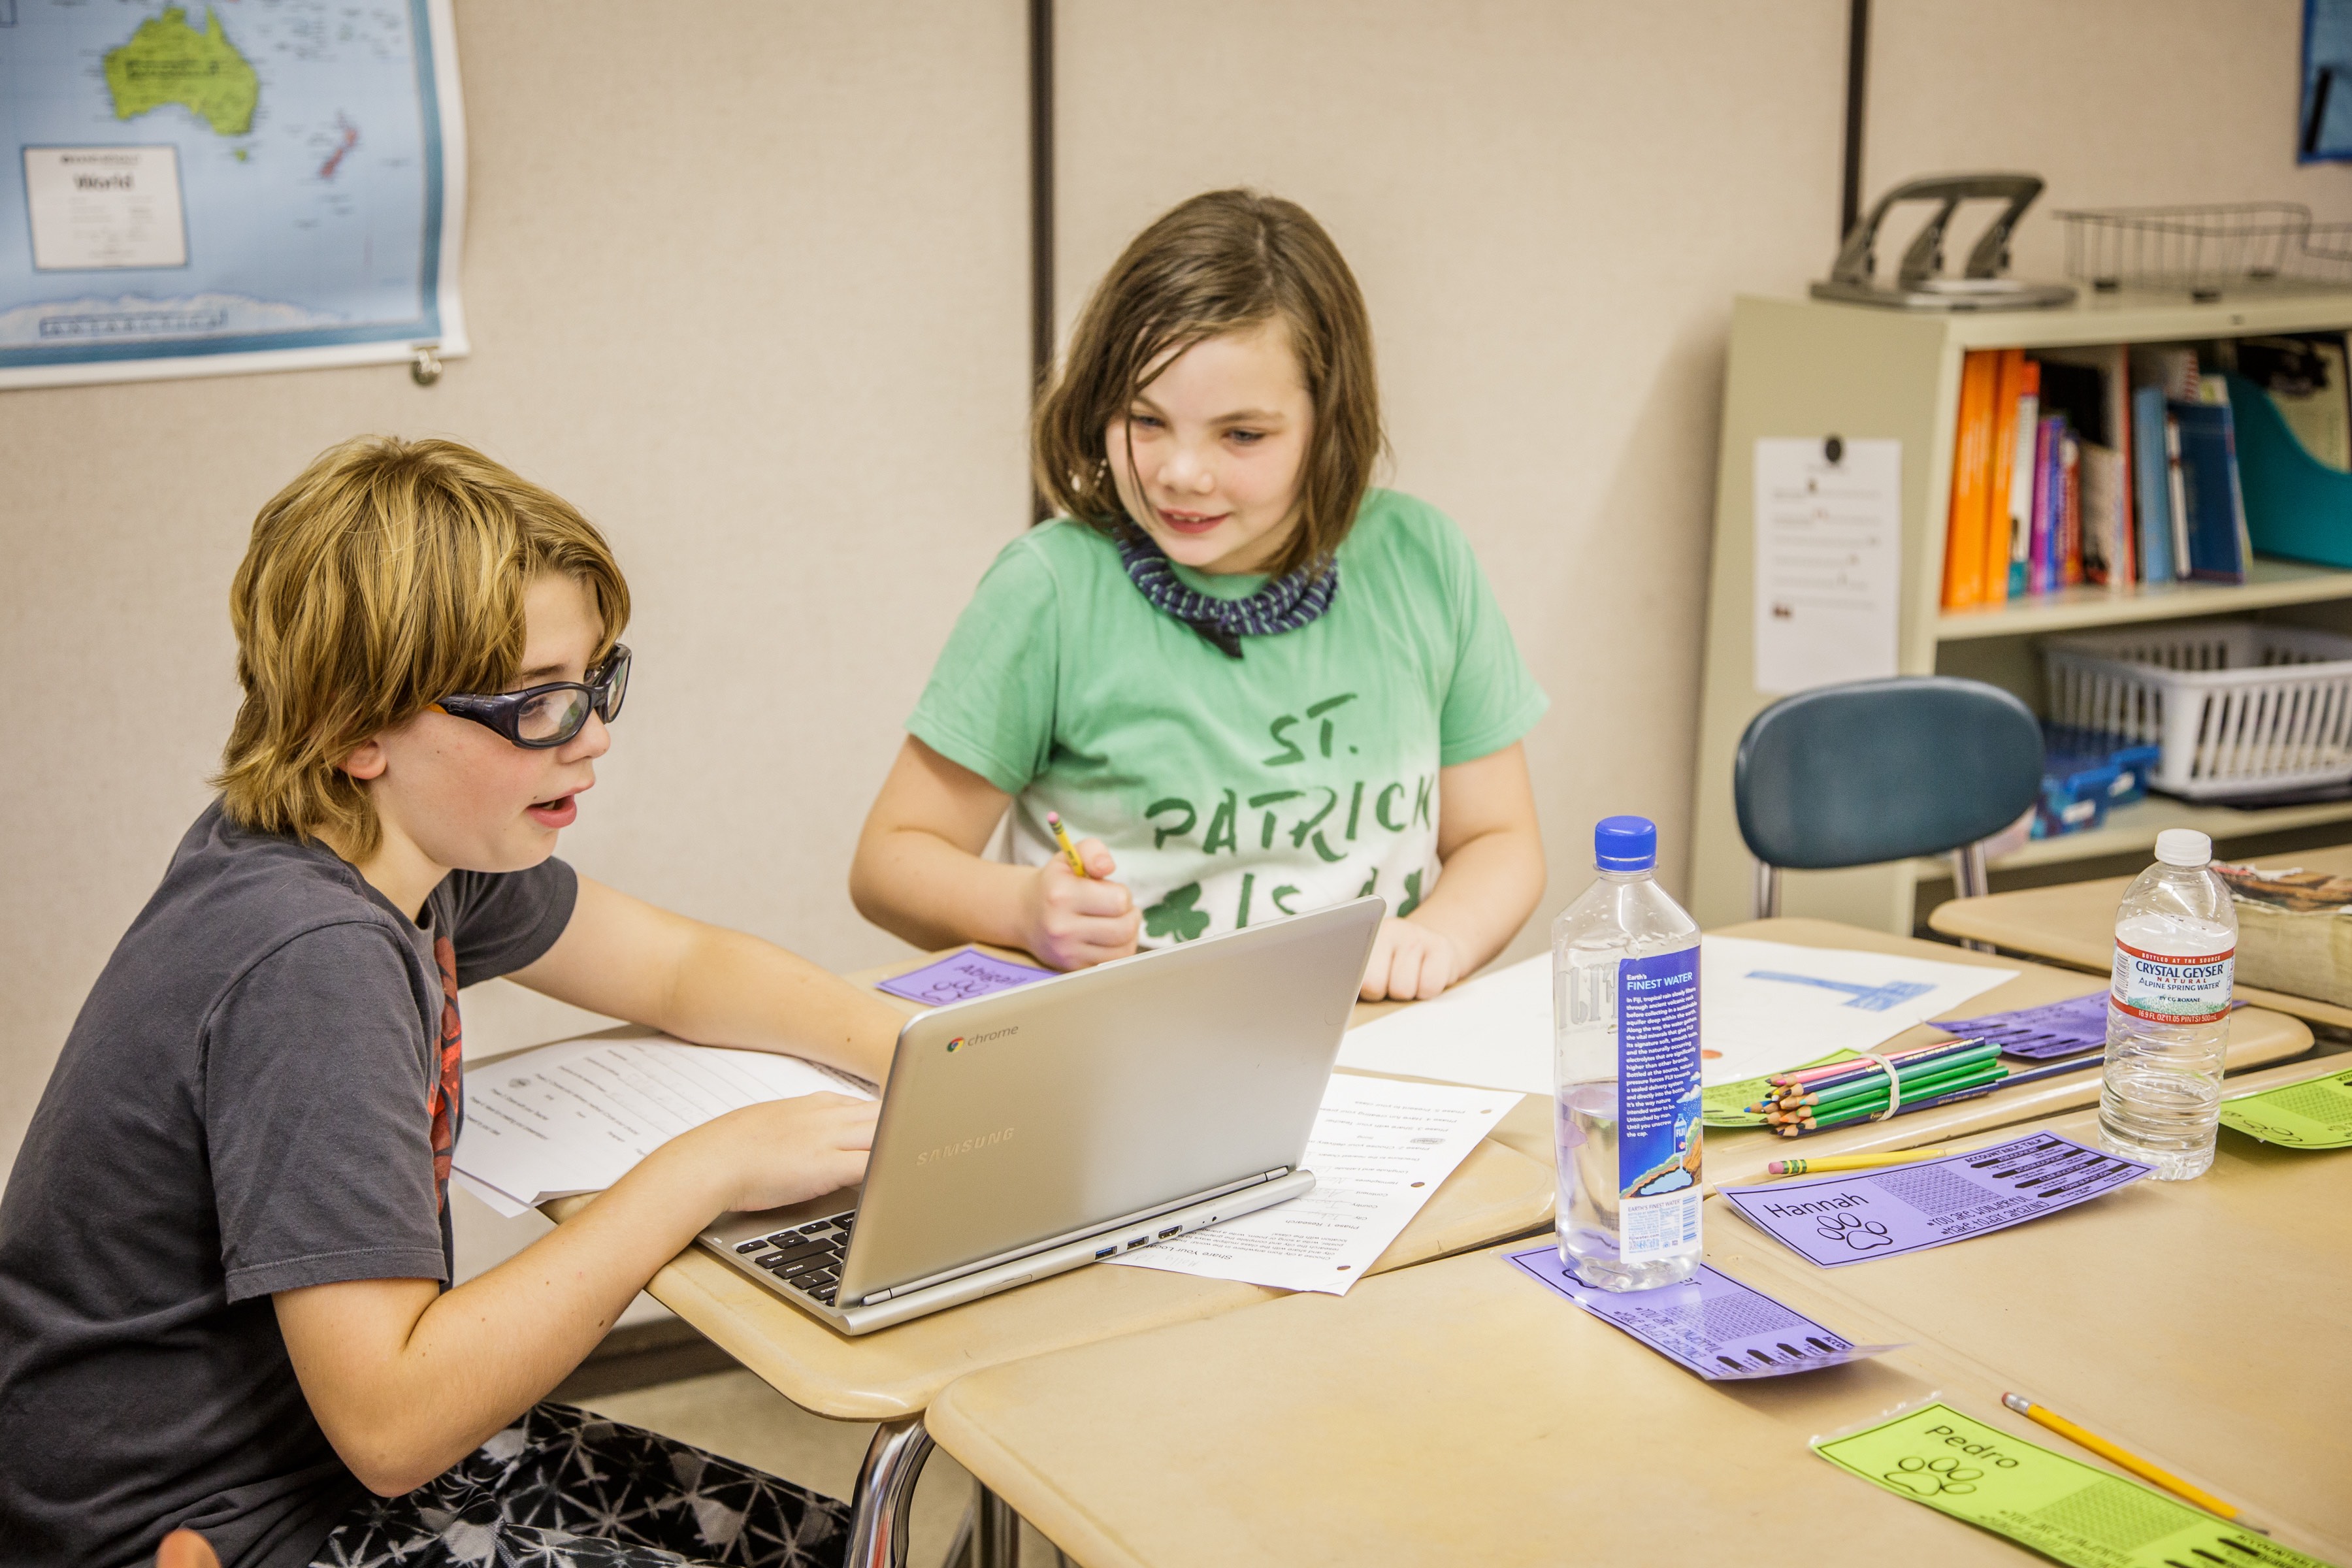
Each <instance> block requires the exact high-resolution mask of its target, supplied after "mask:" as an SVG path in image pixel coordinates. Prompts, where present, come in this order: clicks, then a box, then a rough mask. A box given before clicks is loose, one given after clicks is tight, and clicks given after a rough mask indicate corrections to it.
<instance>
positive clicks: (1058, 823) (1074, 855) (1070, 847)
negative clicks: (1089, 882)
mask: <svg viewBox="0 0 2352 1568" xmlns="http://www.w3.org/2000/svg"><path fill="white" fill-rule="evenodd" d="M1045 826H1048V827H1050V828H1052V829H1053V830H1054V842H1055V843H1056V844H1058V845H1060V846H1061V847H1062V858H1064V859H1066V860H1067V861H1068V862H1069V863H1070V874H1071V875H1072V876H1074V877H1084V876H1085V875H1086V874H1087V863H1086V862H1085V861H1083V860H1081V859H1079V858H1078V847H1077V846H1076V845H1075V844H1073V843H1071V842H1070V830H1069V829H1068V828H1066V827H1065V826H1062V814H1061V813H1060V812H1058V811H1049V812H1047V813H1046V814H1045Z"/></svg>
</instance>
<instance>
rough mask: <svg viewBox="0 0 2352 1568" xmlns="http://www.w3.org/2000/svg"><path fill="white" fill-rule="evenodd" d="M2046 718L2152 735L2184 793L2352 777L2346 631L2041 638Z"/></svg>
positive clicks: (2288, 786)
mask: <svg viewBox="0 0 2352 1568" xmlns="http://www.w3.org/2000/svg"><path fill="white" fill-rule="evenodd" d="M2042 661H2043V665H2044V668H2045V670H2046V673H2047V675H2048V677H2049V684H2050V718H2051V721H2053V723H2058V724H2065V725H2071V726H2074V727H2077V728H2081V729H2085V730H2095V731H2102V732H2104V733H2106V734H2111V735H2119V736H2122V737H2124V738H2125V739H2126V741H2136V742H2156V743H2157V744H2158V745H2160V746H2161V747H2162V748H2163V750H2164V754H2163V756H2162V757H2161V758H2160V759H2159V760H2158V763H2157V765H2156V772H2155V773H2154V775H2153V776H2151V778H2150V779H2149V781H2148V782H2149V784H2151V785H2152V786H2153V787H2154V788H2157V789H2160V790H2162V791H2164V792H2165V793H2166V794H2167V795H2181V796H2184V797H2186V798H2188V799H2189V800H2210V799H2213V798H2215V797H2216V796H2222V795H2263V794H2269V793H2273V792H2284V791H2287V790H2304V789H2312V788H2316V787H2318V786H2320V785H2323V784H2341V783H2343V782H2345V781H2346V780H2347V779H2352V637H2339V636H2337V635H2336V634H2335V633H2333V632H2322V631H2313V630H2310V629H2308V628H2306V627H2303V626H2266V625H2263V624H2262V623H2260V622H2254V621H2214V622H2207V623H2205V624H2202V625H2198V626H2136V627H2133V628H2131V629H2129V630H2127V631H2117V632H2083V633H2078V634H2075V635H2073V636H2068V637H2048V638H2045V639H2043V642H2042Z"/></svg>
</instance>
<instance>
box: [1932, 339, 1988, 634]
mask: <svg viewBox="0 0 2352 1568" xmlns="http://www.w3.org/2000/svg"><path fill="white" fill-rule="evenodd" d="M1998 359H1999V355H1998V354H1996V353H1990V352H1987V351H1982V350H1976V351H1971V352H1970V353H1969V356H1968V358H1967V359H1966V360H1964V361H1963V362H1962V363H1961V366H1960V422H1959V428H1958V431H1956V432H1955V433H1954V437H1953V441H1952V503H1951V515H1950V517H1949V518H1948V521H1946V524H1945V527H1944V607H1945V608H1946V609H1956V608H1958V607H1959V606H1960V605H1973V604H1975V603H1977V602H1978V600H1979V599H1980V598H1981V597H1982V596H1983V595H1984V580H1985V571H1984V566H1985V561H1984V538H1985V530H1984V506H1985V499H1986V486H1985V481H1986V479H1988V478H1989V477H1990V476H1989V474H1988V470H1989V469H1990V467H1991V458H1992V452H1991V447H1992V439H1991V436H1992V428H1991V427H1992V418H1991V416H1992V381H1993V372H1994V369H1995V365H1996V363H1997V361H1998Z"/></svg>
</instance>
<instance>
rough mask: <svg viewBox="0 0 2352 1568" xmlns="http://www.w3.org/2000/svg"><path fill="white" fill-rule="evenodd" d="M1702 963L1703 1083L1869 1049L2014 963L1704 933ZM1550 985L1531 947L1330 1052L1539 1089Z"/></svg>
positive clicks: (1547, 1070)
mask: <svg viewBox="0 0 2352 1568" xmlns="http://www.w3.org/2000/svg"><path fill="white" fill-rule="evenodd" d="M1698 975H1699V1010H1698V1011H1699V1050H1700V1074H1699V1076H1700V1081H1701V1082H1703V1083H1705V1084H1707V1085H1710V1086H1712V1085H1715V1084H1724V1083H1738V1082H1740V1081H1741V1080H1742V1079H1751V1078H1756V1077H1759V1076H1760V1075H1762V1074H1765V1073H1771V1072H1780V1071H1783V1070H1785V1069H1787V1068H1794V1067H1801V1066H1802V1065H1804V1064H1805V1063H1807V1062H1810V1061H1812V1060H1815V1059H1816V1058H1821V1057H1825V1056H1828V1055H1829V1054H1830V1053H1831V1052H1832V1051H1840V1050H1846V1051H1867V1050H1873V1049H1875V1048H1876V1047H1879V1046H1882V1045H1884V1044H1885V1043H1886V1042H1887V1041H1888V1040H1891V1039H1893V1038H1894V1037H1895V1036H1896V1035H1899V1034H1901V1033H1902V1032H1903V1031H1904V1030H1906V1029H1907V1028H1910V1027H1911V1026H1913V1025H1915V1024H1922V1023H1925V1022H1927V1020H1928V1019H1930V1018H1932V1017H1934V1016H1937V1014H1939V1013H1950V1012H1954V1011H1956V1010H1957V1009H1958V1007H1959V1006H1960V1005H1961V1004H1963V1003H1965V1002H1967V1001H1968V1000H1969V998H1971V997H1974V996H1978V995H1981V994H1983V993H1985V992H1987V991H1990V990H1991V989H1992V988H1993V987H1994V986H1996V985H1999V984H2001V983H2002V982H2004V981H2008V980H2014V979H2015V978H2016V977H2017V971H2016V970H2014V969H1993V968H1986V967H1982V966H1979V965H1977V964H1971V963H1937V962H1936V961H1934V960H1932V959H1923V958H1912V957H1910V956H1908V955H1906V954H1899V953H1889V952H1862V951H1860V950H1858V949H1854V948H1832V947H1799V946H1796V945H1794V944H1792V943H1789V942H1754V941H1750V940H1749V939H1748V938H1746V937H1730V936H1702V937H1700V938H1699V970H1698ZM1551 987H1552V982H1551V955H1550V954H1549V953H1538V955H1537V956H1535V957H1534V958H1530V959H1528V960H1527V961H1526V962H1525V963H1515V964H1513V965H1511V966H1510V967H1509V968H1508V969H1501V970H1497V971H1496V972H1495V973H1492V974H1486V975H1481V976H1480V977H1479V978H1477V979H1475V980H1473V981H1471V982H1470V983H1469V984H1465V985H1459V986H1456V987H1455V988H1454V989H1453V990H1451V991H1449V992H1447V993H1445V994H1444V995H1443V996H1440V997H1438V998H1437V999H1436V1000H1435V1001H1433V1002H1422V1003H1417V1004H1415V1005H1412V1006H1411V1007H1405V1008H1402V1009H1400V1010H1398V1011H1397V1012H1394V1013H1391V1014H1389V1015H1388V1016H1385V1017H1381V1018H1375V1019H1373V1020H1372V1021H1371V1022H1370V1023H1369V1024H1366V1025H1365V1026H1363V1027H1361V1028H1359V1029H1350V1030H1349V1031H1348V1033H1347V1035H1346V1036H1345V1037H1343V1038H1342V1039H1341V1041H1340V1045H1339V1065H1340V1066H1341V1067H1344V1068H1355V1069H1356V1070H1357V1071H1359V1072H1392V1073H1403V1074H1407V1075H1410V1076H1412V1077H1413V1078H1426V1079H1437V1080H1439V1081H1441V1082H1444V1083H1467V1084H1482V1085H1486V1086H1487V1087H1489V1088H1494V1089H1518V1090H1520V1091H1521V1092H1523V1093H1527V1094H1544V1095H1549V1094H1550V1093H1552V1092H1553V1091H1554V1089H1555V1087H1556V1086H1555V1085H1554V1084H1553V1082H1552V998H1551Z"/></svg>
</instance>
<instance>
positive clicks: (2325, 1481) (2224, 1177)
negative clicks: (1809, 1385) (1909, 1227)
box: [1706, 1057, 2352, 1562]
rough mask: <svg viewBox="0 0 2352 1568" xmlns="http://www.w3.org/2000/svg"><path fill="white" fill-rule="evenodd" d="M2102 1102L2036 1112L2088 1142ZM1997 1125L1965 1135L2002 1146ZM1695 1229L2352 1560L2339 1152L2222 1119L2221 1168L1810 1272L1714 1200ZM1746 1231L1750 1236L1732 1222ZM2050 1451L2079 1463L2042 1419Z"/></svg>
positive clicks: (2349, 1305)
mask: <svg viewBox="0 0 2352 1568" xmlns="http://www.w3.org/2000/svg"><path fill="white" fill-rule="evenodd" d="M2344 1059H2345V1058H2342V1057H2330V1058H2324V1059H2321V1060H2316V1061H2307V1062H2296V1063H2292V1064H2289V1065H2287V1066H2284V1067H2279V1068H2270V1069H2268V1070H2266V1071H2263V1072H2257V1073H2249V1074H2247V1075H2245V1076H2244V1077H2243V1078H2241V1079H2237V1080H2236V1081H2235V1082H2233V1083H2232V1084H2231V1089H2230V1092H2231V1093H2232V1094H2240V1093H2245V1092H2248V1091H2250V1090H2255V1089H2267V1088H2272V1087H2274V1086H2276V1085H2278V1084H2282V1083H2293V1082H2297V1081H2300V1080H2302V1079H2308V1078H2314V1077H2318V1076H2320V1075H2323V1074H2326V1073H2328V1072H2332V1071H2338V1070H2341V1068H2342V1066H2343V1063H2344ZM2097 1123H2098V1113H2097V1111H2096V1110H2082V1111H2076V1112H2074V1113H2073V1114H2071V1115H2066V1116H2062V1117H2057V1118H2054V1119H2050V1120H2045V1121H2039V1122H2037V1123H2035V1124H2034V1125H2035V1127H2036V1128H2037V1129H2041V1128H2046V1129H2048V1130H2049V1131H2054V1132H2058V1133H2062V1134H2063V1135H2065V1136H2067V1137H2069V1138H2073V1139H2074V1140H2075V1141H2077V1142H2084V1143H2089V1142H2095V1139H2096V1135H2097ZM2023 1131H2026V1129H2024V1128H2010V1129H2007V1130H2005V1131H2000V1132H1993V1133H1988V1134H1983V1135H1980V1136H1978V1137H1974V1138H1971V1139H1969V1140H1968V1141H1967V1142H1965V1143H1964V1144H1963V1147H1974V1146H1981V1145H1985V1144H1993V1143H1999V1142H2002V1141H2004V1140H2005V1139H2007V1138H2010V1137H2013V1136H2016V1135H2019V1134H2021V1133H2022V1132H2023ZM1742 1232H1745V1233H1746V1235H1745V1236H1744V1237H1741V1236H1740V1233H1742ZM1706 1234H1707V1236H1708V1237H1709V1239H1710V1241H1711V1242H1714V1243H1717V1244H1724V1243H1727V1242H1729V1241H1730V1240H1731V1239H1732V1238H1733V1237H1740V1239H1741V1240H1742V1242H1743V1243H1744V1244H1745V1247H1746V1249H1747V1250H1748V1252H1749V1253H1750V1257H1749V1258H1748V1267H1747V1270H1746V1272H1745V1275H1744V1277H1745V1278H1746V1279H1748V1283H1750V1284H1752V1285H1755V1286H1756V1287H1757V1288H1758V1289H1762V1290H1765V1291H1767V1292H1769V1293H1770V1294H1772V1295H1775V1296H1778V1297H1780V1298H1781V1299H1782V1300H1785V1301H1787V1302H1788V1304H1789V1305H1790V1306H1792V1307H1794V1308H1796V1309H1797V1310H1800V1311H1803V1312H1808V1313H1810V1314H1811V1315H1813V1316H1814V1317H1816V1318H1819V1319H1821V1320H1822V1321H1826V1322H1830V1323H1832V1324H1833V1325H1835V1326H1837V1327H1839V1328H1840V1329H1841V1331H1848V1330H1846V1329H1845V1324H1846V1323H1847V1322H1849V1321H1854V1320H1856V1319H1864V1318H1866V1319H1874V1320H1883V1321H1885V1323H1886V1324H1887V1325H1890V1326H1889V1327H1887V1328H1884V1329H1882V1328H1877V1327H1875V1326H1874V1327H1873V1328H1872V1329H1871V1331H1873V1332H1893V1333H1895V1335H1896V1336H1897V1337H1899V1338H1903V1339H1909V1340H1916V1341H1920V1342H1934V1343H1935V1344H1936V1345H1937V1346H1939V1347H1940V1348H1941V1349H1942V1350H1943V1351H1944V1352H1948V1353H1949V1355H1950V1356H1951V1357H1952V1359H1953V1360H1954V1362H1955V1363H1967V1364H1970V1365H1973V1366H1974V1367H1976V1368H1979V1369H1981V1370H1982V1372H1983V1373H1985V1375H1986V1376H1987V1377H1989V1378H1990V1379H1992V1380H1993V1381H1997V1382H1999V1383H2000V1384H2001V1385H2002V1386H2003V1387H2004V1388H2009V1389H2014V1390H2015V1391H2016V1392H2018V1393H2021V1394H2025V1395H2026V1396H2027V1397H2029V1398H2031V1399H2033V1400H2036V1401H2038V1402H2042V1403H2045V1404H2047V1405H2049V1406H2050V1407H2051V1408H2052V1409H2053V1410H2054V1411H2056V1412H2057V1413H2058V1414H2060V1415H2063V1416H2065V1417H2066V1418H2067V1419H2069V1420H2071V1421H2074V1422H2075V1423H2077V1424H2079V1425H2081V1426H2087V1427H2089V1428H2090V1429H2091V1430H2093V1431H2094V1432H2096V1433H2098V1434H2100V1435H2101V1436H2105V1437H2107V1438H2109V1439H2110V1440H2111V1441H2114V1442H2116V1443H2119V1444H2121V1445H2122V1446H2123V1447H2126V1448H2128V1449H2130V1450H2131V1451H2133V1452H2135V1453H2137V1454H2139V1455H2141V1456H2143V1457H2145V1458H2149V1459H2152V1460H2154V1461H2155V1462H2156V1463H2157V1464H2158V1465H2160V1466H2162V1467H2163V1468H2166V1469H2168V1470H2171V1471H2172V1472H2174V1473H2175V1474H2177V1475H2179V1476H2182V1477H2184V1478H2185V1479H2189V1480H2191V1481H2193V1482H2196V1483H2197V1484H2199V1485H2201V1486H2203V1487H2205V1488H2206V1489H2209V1490H2210V1491H2212V1492H2215V1493H2216V1494H2218V1495H2220V1496H2221V1497H2222V1498H2224V1499H2227V1500H2230V1501H2231V1502H2234V1503H2237V1504H2238V1505H2240V1506H2241V1507H2243V1508H2245V1509H2247V1510H2250V1512H2251V1513H2252V1516H2253V1517H2254V1518H2255V1519H2256V1520H2257V1521H2264V1522H2269V1523H2273V1524H2284V1525H2290V1526H2293V1527H2294V1528H2293V1530H2292V1531H2282V1532H2281V1533H2282V1536H2283V1538H2285V1539H2292V1540H2294V1542H2295V1543H2296V1544H2298V1545H2301V1546H2302V1547H2304V1549H2305V1550H2306V1551H2312V1552H2318V1553H2319V1554H2321V1555H2323V1556H2326V1557H2328V1558H2330V1559H2331V1560H2333V1561H2336V1562H2352V1443H2347V1440H2346V1438H2345V1436H2344V1429H2345V1422H2346V1419H2347V1412H2352V1351H2347V1349H2346V1345H2345V1337H2344V1336H2345V1323H2346V1317H2347V1310H2352V1150H2336V1151H2322V1152H2310V1151H2299V1150H2294V1149H2283V1148H2278V1147H2275V1146H2273V1145H2271V1144H2267V1143H2263V1142H2257V1141H2255V1140H2254V1139H2252V1138H2248V1137H2245V1136H2244V1135H2242V1134H2241V1133H2237V1132H2233V1131H2230V1130H2229V1129H2227V1128H2224V1129H2223V1130H2222V1131H2221V1142H2220V1145H2219V1148H2218V1150H2217V1152H2216V1156H2215V1160H2214V1164H2213V1168H2212V1170H2211V1171H2210V1172H2208V1173H2206V1174H2205V1175H2204V1176H2201V1177H2200V1178H2198V1179H2196V1180H2194V1181H2187V1182H2158V1181H2152V1180H2143V1181H2140V1182H2137V1183H2134V1184H2132V1185H2130V1186H2128V1187H2125V1188H2122V1189H2120V1190H2118V1191H2116V1192H2113V1193H2109V1194H2105V1196H2102V1197H2099V1198H2096V1199H2094V1200H2093V1201H2092V1202H2090V1203H2087V1204H2084V1205H2081V1206H2080V1207H2078V1208H2074V1209H2070V1210H2068V1211H2066V1212H2065V1213H2063V1214H2058V1215H2051V1216H2050V1217H2048V1218H2046V1219H2040V1220H2034V1221H2032V1222H2031V1223H2029V1224H2025V1225H2021V1226H2013V1227H2011V1229H2008V1230H2005V1231H2001V1232H1999V1233H1998V1234H1996V1235H1992V1236H1988V1237H1979V1238H1978V1239H1976V1240H1973V1241H1969V1242H1964V1243H1961V1244H1958V1245H1956V1246H1952V1247H1935V1248H1931V1249H1929V1250H1927V1251H1924V1252H1915V1253H1909V1254H1906V1255H1905V1256H1903V1257H1900V1258H1884V1259H1874V1260H1873V1261H1870V1262H1866V1263H1859V1264H1855V1265H1853V1266H1851V1267H1848V1268H1834V1269H1823V1268H1814V1267H1813V1266H1812V1265H1811V1264H1810V1263H1807V1262H1806V1261H1804V1260H1803V1259H1801V1258H1799V1257H1797V1255H1796V1254H1795V1253H1793V1252H1790V1251H1789V1250H1787V1249H1786V1248H1784V1247H1780V1245H1779V1244H1777V1243H1774V1242H1771V1241H1769V1240H1767V1239H1766V1238H1764V1237H1763V1236H1762V1235H1761V1233H1760V1232H1758V1231H1756V1230H1755V1229H1754V1228H1753V1227H1751V1226H1748V1223H1747V1222H1746V1221H1745V1220H1743V1219H1741V1218H1740V1217H1739V1216H1738V1213H1737V1212H1736V1211H1735V1210H1733V1209H1732V1208H1731V1206H1730V1205H1729V1204H1728V1203H1727V1202H1726V1200H1724V1199H1723V1198H1722V1197H1720V1196H1717V1197H1715V1198H1712V1199H1710V1200H1709V1201H1708V1203H1707V1205H1706ZM1849 1332H1851V1331H1849ZM2037 1440H2038V1441H2040V1442H2042V1443H2043V1444H2044V1445H2045V1446H2046V1447H2053V1448H2056V1449H2058V1450H2059V1451H2060V1452H2062V1453H2067V1454H2070V1455H2073V1456H2074V1457H2075V1458H2081V1457H2082V1455H2081V1452H2080V1451H2079V1450H2077V1449H2075V1448H2074V1447H2073V1445H2071V1444H2069V1443H2067V1442H2065V1441H2064V1440H2063V1439H2061V1438H2059V1437H2057V1436H2056V1435H2055V1434H2051V1433H2047V1432H2044V1433H2042V1436H2040V1437H2039V1438H2038V1439H2037Z"/></svg>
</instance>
